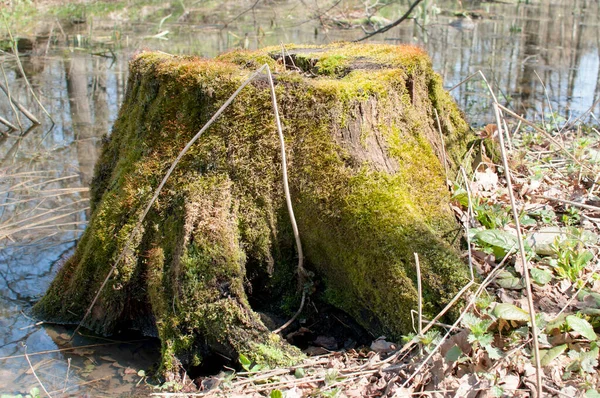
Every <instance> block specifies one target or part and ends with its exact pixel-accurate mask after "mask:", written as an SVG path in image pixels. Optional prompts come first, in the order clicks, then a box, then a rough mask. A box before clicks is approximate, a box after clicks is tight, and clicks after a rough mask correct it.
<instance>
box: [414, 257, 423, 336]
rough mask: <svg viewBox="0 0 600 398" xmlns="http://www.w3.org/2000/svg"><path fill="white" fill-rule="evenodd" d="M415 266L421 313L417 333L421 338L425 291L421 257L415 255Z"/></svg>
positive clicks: (418, 304) (418, 305) (418, 303)
mask: <svg viewBox="0 0 600 398" xmlns="http://www.w3.org/2000/svg"><path fill="white" fill-rule="evenodd" d="M415 266H416V267H417V294H418V297H417V299H418V300H419V301H418V302H417V308H418V311H419V325H418V326H417V328H418V329H417V331H418V334H419V336H422V335H423V291H422V290H421V265H420V264H419V255H418V254H417V253H415Z"/></svg>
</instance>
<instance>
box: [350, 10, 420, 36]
mask: <svg viewBox="0 0 600 398" xmlns="http://www.w3.org/2000/svg"><path fill="white" fill-rule="evenodd" d="M421 1H423V0H416V1H415V2H414V3H413V4H412V5H411V6H410V8H409V9H408V11H406V12H405V13H404V15H402V16H401V17H400V18H399V19H397V20H395V21H394V22H392V23H391V24H389V25H385V26H384V27H383V28H381V29H377V30H376V31H375V32H371V33H369V34H368V35H365V36H364V37H361V38H360V39H356V40H354V43H357V42H359V41H363V40H367V39H368V38H370V37H373V36H375V35H377V34H379V33H384V32H387V31H388V30H390V29H392V28H394V27H396V26H398V25H400V24H401V23H402V22H404V21H405V20H406V19H408V17H409V16H410V13H411V12H412V11H413V10H414V9H415V7H416V6H418V5H419V3H420V2H421Z"/></svg>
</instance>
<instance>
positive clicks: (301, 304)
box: [273, 289, 306, 334]
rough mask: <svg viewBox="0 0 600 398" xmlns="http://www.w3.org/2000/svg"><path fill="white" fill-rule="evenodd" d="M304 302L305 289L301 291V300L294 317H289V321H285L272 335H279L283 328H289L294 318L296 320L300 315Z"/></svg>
mask: <svg viewBox="0 0 600 398" xmlns="http://www.w3.org/2000/svg"><path fill="white" fill-rule="evenodd" d="M305 300H306V289H303V290H302V300H300V307H299V308H298V311H296V313H295V314H294V316H293V317H291V318H290V320H289V321H287V322H286V323H284V324H283V325H281V326H280V327H278V328H277V329H275V330H273V333H275V334H277V333H280V332H281V331H283V330H285V328H287V327H288V326H290V325H291V324H292V322H294V321H295V320H296V318H298V316H299V315H300V314H301V313H302V309H303V308H304V302H305Z"/></svg>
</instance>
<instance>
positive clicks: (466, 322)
mask: <svg viewBox="0 0 600 398" xmlns="http://www.w3.org/2000/svg"><path fill="white" fill-rule="evenodd" d="M492 323H493V321H492V320H491V319H482V318H479V317H478V316H476V315H475V314H472V313H467V314H465V316H464V317H463V320H462V325H463V326H464V327H466V328H467V329H469V330H470V331H471V333H469V336H468V337H467V340H468V341H469V343H471V344H472V345H473V349H474V350H475V349H477V348H478V347H481V348H483V349H485V351H486V352H487V353H488V355H489V357H490V359H500V358H501V357H502V354H501V352H500V350H498V349H497V348H495V347H493V346H492V342H493V341H494V336H493V334H492V333H489V332H488V329H489V327H490V326H491V325H492Z"/></svg>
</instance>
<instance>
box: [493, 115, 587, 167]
mask: <svg viewBox="0 0 600 398" xmlns="http://www.w3.org/2000/svg"><path fill="white" fill-rule="evenodd" d="M497 105H498V108H500V110H502V111H504V112H506V113H508V114H509V115H510V116H512V117H514V118H516V119H517V120H520V121H522V122H523V123H525V124H526V125H528V126H529V127H531V128H533V129H534V130H535V131H537V132H538V133H540V134H542V135H544V136H545V137H546V138H547V139H548V140H550V141H552V143H553V144H554V145H556V146H558V147H559V148H560V149H562V150H563V151H564V153H565V154H566V155H567V156H568V157H570V158H571V159H572V160H573V161H575V163H577V164H578V165H579V166H581V167H583V168H586V169H587V170H588V171H590V172H592V173H594V170H593V169H592V168H590V167H589V166H587V165H585V164H583V163H581V162H580V161H579V160H578V159H577V158H576V157H575V156H573V155H572V154H571V152H569V151H568V150H567V148H565V147H564V145H562V144H561V143H560V142H558V141H557V140H556V139H554V137H552V136H551V135H550V134H548V133H547V132H546V131H544V130H543V129H541V128H539V127H538V126H536V125H535V124H533V123H531V122H530V121H529V120H527V119H525V118H523V117H521V116H519V115H517V114H516V113H515V112H513V111H511V110H510V109H508V108H506V107H504V106H502V105H500V104H497Z"/></svg>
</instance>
